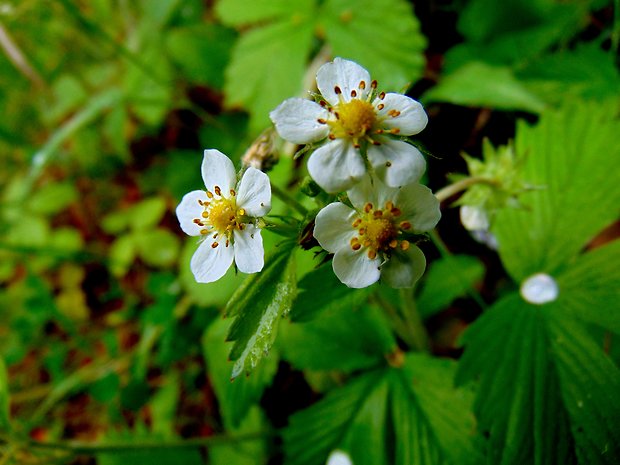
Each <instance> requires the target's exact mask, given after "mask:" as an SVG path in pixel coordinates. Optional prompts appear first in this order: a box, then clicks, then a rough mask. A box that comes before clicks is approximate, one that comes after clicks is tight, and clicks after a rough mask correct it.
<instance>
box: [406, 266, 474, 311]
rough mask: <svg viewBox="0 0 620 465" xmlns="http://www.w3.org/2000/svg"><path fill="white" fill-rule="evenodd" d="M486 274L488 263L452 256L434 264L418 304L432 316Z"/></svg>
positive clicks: (464, 292) (428, 273)
mask: <svg viewBox="0 0 620 465" xmlns="http://www.w3.org/2000/svg"><path fill="white" fill-rule="evenodd" d="M483 275H484V266H483V265H482V263H480V261H479V260H478V259H476V258H475V257H472V256H469V255H451V256H446V257H443V258H441V259H439V260H435V261H434V262H432V263H431V265H430V267H429V268H428V270H427V272H426V276H425V278H424V281H423V285H422V290H421V291H420V295H419V296H418V300H417V304H418V308H419V309H420V315H421V316H422V317H423V318H428V317H430V316H433V315H434V314H436V313H438V312H440V311H441V310H444V309H445V308H446V307H447V306H448V305H450V303H452V301H454V299H456V298H458V297H462V296H464V295H465V294H467V292H468V291H471V290H472V289H473V288H474V285H476V283H478V282H479V281H480V280H481V279H482V277H483Z"/></svg>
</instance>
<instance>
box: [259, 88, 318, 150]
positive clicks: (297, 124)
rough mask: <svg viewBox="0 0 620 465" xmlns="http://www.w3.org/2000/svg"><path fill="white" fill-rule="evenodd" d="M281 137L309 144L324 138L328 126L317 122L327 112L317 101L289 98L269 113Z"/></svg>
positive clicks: (297, 142) (296, 142) (295, 142)
mask: <svg viewBox="0 0 620 465" xmlns="http://www.w3.org/2000/svg"><path fill="white" fill-rule="evenodd" d="M269 117H270V118H271V121H273V124H275V126H276V130H277V131H278V134H279V135H280V137H282V139H284V140H287V141H289V142H293V143H294V144H309V143H311V142H316V141H319V140H321V139H324V138H325V137H327V135H328V134H329V127H328V126H327V125H326V124H321V123H319V122H318V120H319V119H324V120H327V118H328V117H329V112H328V111H327V110H326V109H325V108H323V107H322V106H321V105H319V104H318V103H315V102H312V101H310V100H306V99H302V98H290V99H288V100H285V101H284V102H282V103H281V104H280V105H279V106H278V108H276V109H275V110H273V111H272V112H271V113H269Z"/></svg>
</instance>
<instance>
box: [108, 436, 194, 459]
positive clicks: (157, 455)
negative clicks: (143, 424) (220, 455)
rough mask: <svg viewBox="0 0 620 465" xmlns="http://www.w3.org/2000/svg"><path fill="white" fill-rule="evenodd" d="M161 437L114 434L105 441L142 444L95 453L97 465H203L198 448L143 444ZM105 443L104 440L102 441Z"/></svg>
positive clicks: (128, 444) (156, 442) (157, 441)
mask: <svg viewBox="0 0 620 465" xmlns="http://www.w3.org/2000/svg"><path fill="white" fill-rule="evenodd" d="M162 440H163V438H162V437H161V436H160V435H155V434H145V433H134V434H129V433H124V434H122V435H120V434H118V433H117V434H116V436H115V437H110V438H109V439H107V441H108V442H109V443H110V444H126V445H127V446H130V445H132V444H135V445H142V447H136V448H135V449H134V450H131V447H128V448H127V450H126V451H123V450H121V451H114V452H102V453H98V454H96V457H97V464H98V465H128V464H131V465H179V464H180V463H182V464H183V465H203V464H204V461H203V460H202V456H201V454H200V450H198V448H196V447H193V448H192V447H190V446H188V447H186V448H163V447H151V448H149V447H144V444H154V445H155V446H157V445H159V444H161V442H162ZM102 445H105V442H102Z"/></svg>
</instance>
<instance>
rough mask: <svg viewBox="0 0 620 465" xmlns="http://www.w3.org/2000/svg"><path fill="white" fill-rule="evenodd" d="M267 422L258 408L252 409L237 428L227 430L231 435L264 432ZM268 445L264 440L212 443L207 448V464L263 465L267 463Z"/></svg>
mask: <svg viewBox="0 0 620 465" xmlns="http://www.w3.org/2000/svg"><path fill="white" fill-rule="evenodd" d="M266 423H267V420H265V418H264V415H263V412H262V410H261V409H260V408H259V407H252V408H251V409H250V411H249V412H248V414H247V416H246V417H245V419H244V420H243V421H242V422H241V424H240V426H239V427H238V428H234V429H231V428H229V429H228V430H227V432H228V433H229V434H231V435H239V436H242V435H243V434H246V433H247V434H252V433H256V432H257V431H264V430H265V429H266V428H267V426H266ZM268 450H269V449H268V445H267V444H266V441H265V440H264V439H254V440H251V439H246V440H245V441H238V442H230V443H226V442H221V443H219V444H218V443H214V444H213V445H212V446H211V447H209V460H210V461H209V463H211V464H214V465H216V464H217V465H219V464H222V465H263V464H265V463H267V462H268Z"/></svg>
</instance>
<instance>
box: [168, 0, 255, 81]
mask: <svg viewBox="0 0 620 465" xmlns="http://www.w3.org/2000/svg"><path fill="white" fill-rule="evenodd" d="M221 3H222V2H218V5H220V4H221ZM246 5H248V4H247V3H246ZM235 37H236V34H235V33H234V32H233V31H231V30H230V29H227V28H224V27H222V26H219V25H216V24H196V25H192V26H186V27H183V28H178V29H172V30H171V31H169V32H168V33H167V34H166V50H167V51H168V53H169V54H170V57H171V58H172V59H173V60H174V62H175V63H176V64H177V65H179V66H180V67H181V69H182V71H183V73H184V75H185V76H186V77H187V78H188V80H190V81H192V82H196V83H201V84H208V85H210V86H213V87H216V88H218V89H219V88H221V87H222V86H223V85H224V73H223V70H224V68H225V67H226V64H227V63H228V60H229V58H230V51H231V48H232V44H233V41H234V39H235Z"/></svg>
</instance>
